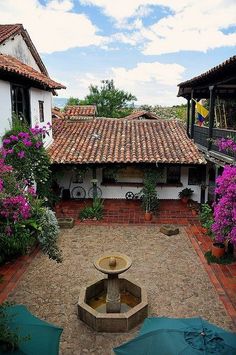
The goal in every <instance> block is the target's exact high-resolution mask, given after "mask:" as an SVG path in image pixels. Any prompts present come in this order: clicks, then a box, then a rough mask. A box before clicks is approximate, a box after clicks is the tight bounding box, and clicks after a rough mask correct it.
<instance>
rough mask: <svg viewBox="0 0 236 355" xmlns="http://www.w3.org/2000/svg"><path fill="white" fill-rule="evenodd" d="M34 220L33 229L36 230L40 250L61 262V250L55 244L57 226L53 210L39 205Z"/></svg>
mask: <svg viewBox="0 0 236 355" xmlns="http://www.w3.org/2000/svg"><path fill="white" fill-rule="evenodd" d="M35 220H36V223H35V227H34V229H35V230H36V231H37V239H38V241H39V244H40V247H41V250H42V251H43V253H44V254H47V255H48V257H49V259H53V260H55V261H57V262H58V263H60V262H62V256H61V251H60V250H59V248H58V246H57V239H58V235H59V226H58V222H57V219H56V216H55V214H54V212H53V211H52V210H50V209H49V208H47V207H41V208H40V207H39V209H38V212H37V217H36V218H35Z"/></svg>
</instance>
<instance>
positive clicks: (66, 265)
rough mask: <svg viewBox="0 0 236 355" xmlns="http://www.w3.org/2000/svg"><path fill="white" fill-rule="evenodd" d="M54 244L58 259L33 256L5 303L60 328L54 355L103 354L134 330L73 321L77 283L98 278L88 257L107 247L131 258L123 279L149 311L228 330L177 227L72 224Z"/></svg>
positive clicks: (214, 296) (229, 324)
mask: <svg viewBox="0 0 236 355" xmlns="http://www.w3.org/2000/svg"><path fill="white" fill-rule="evenodd" d="M60 246H61V248H62V250H63V256H64V261H63V263H62V264H56V263H55V262H53V261H51V260H49V259H48V258H47V257H46V256H43V255H41V254H38V255H37V256H36V257H35V259H34V260H33V261H32V263H31V265H30V266H29V268H28V270H27V271H26V272H25V273H24V275H23V276H22V278H21V280H20V282H19V283H18V285H17V287H16V288H15V290H14V291H13V292H12V293H11V294H10V296H9V297H8V300H11V301H15V302H17V303H24V304H25V305H26V306H28V308H29V309H30V310H31V311H32V312H33V313H34V314H36V315H37V316H39V317H40V318H42V319H45V320H47V321H49V322H52V323H55V324H57V325H59V326H62V327H63V328H64V331H63V334H62V337H61V350H60V353H61V354H62V355H85V354H94V355H95V354H96V355H100V354H102V355H110V354H111V349H112V348H113V347H114V346H117V345H118V344H121V343H122V342H124V341H126V340H128V339H131V338H132V337H134V336H135V335H136V334H137V332H138V329H139V327H138V328H136V329H134V330H132V331H131V332H130V333H126V334H111V333H102V334H99V333H95V332H94V331H93V330H91V329H89V328H88V327H87V326H86V325H85V324H83V323H82V322H81V321H79V320H78V319H77V307H76V305H77V301H78V297H79V292H80V288H81V286H84V285H86V284H87V283H88V282H90V281H92V280H96V279H100V278H102V274H100V273H99V272H98V271H97V270H96V269H95V268H94V267H93V263H92V262H93V260H94V259H95V258H96V257H98V256H100V255H101V254H103V253H104V252H107V251H119V252H122V253H126V254H127V255H129V256H130V257H131V258H132V259H133V265H132V267H131V268H130V269H129V270H128V271H127V272H126V273H124V276H125V275H126V276H127V277H128V276H130V277H132V278H133V279H136V280H137V281H138V282H139V283H141V284H142V285H143V286H145V288H146V290H147V293H148V299H149V315H150V316H169V317H193V316H201V317H204V318H205V319H207V320H209V321H210V322H213V323H215V324H217V325H219V326H222V327H224V328H226V329H231V330H233V329H234V324H233V322H232V320H231V319H230V318H229V316H228V315H227V314H226V311H225V308H224V306H223V304H222V303H221V302H220V300H219V298H218V295H217V294H216V291H215V289H214V287H213V285H212V284H211V282H209V278H208V275H207V273H206V272H205V270H204V268H203V266H202V264H201V262H200V260H199V258H198V256H197V254H196V253H195V251H194V249H193V247H192V245H191V242H190V240H189V238H188V237H187V235H186V232H185V229H184V228H182V229H181V233H180V234H179V235H177V236H172V237H167V236H165V235H163V234H161V233H159V227H158V226H124V225H122V226H112V225H111V226H83V225H80V226H76V227H75V228H73V229H72V230H65V231H63V232H62V233H61V235H60Z"/></svg>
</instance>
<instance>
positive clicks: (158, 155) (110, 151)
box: [48, 119, 205, 164]
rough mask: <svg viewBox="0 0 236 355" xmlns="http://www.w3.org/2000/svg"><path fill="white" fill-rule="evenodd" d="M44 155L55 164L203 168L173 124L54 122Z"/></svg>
mask: <svg viewBox="0 0 236 355" xmlns="http://www.w3.org/2000/svg"><path fill="white" fill-rule="evenodd" d="M53 136H54V142H53V144H52V145H51V146H50V147H49V149H48V152H49V155H50V157H51V161H52V163H55V164H72V163H75V164H87V163H142V162H149V163H156V162H158V163H173V164H205V160H204V158H203V155H202V154H201V153H200V152H199V151H198V149H197V147H196V145H195V144H194V143H193V141H192V140H190V139H189V138H188V137H187V135H186V132H185V129H184V127H183V125H182V124H181V123H180V122H178V121H175V120H162V121H154V120H150V121H149V120H146V121H145V120H143V121H138V120H134V121H133V120H119V119H94V120H92V121H85V122H79V121H69V120H57V121H55V122H54V123H53Z"/></svg>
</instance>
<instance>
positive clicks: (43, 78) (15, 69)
mask: <svg viewBox="0 0 236 355" xmlns="http://www.w3.org/2000/svg"><path fill="white" fill-rule="evenodd" d="M0 72H5V73H14V74H15V75H17V76H20V77H23V78H27V79H29V80H31V81H33V82H36V83H38V84H40V85H42V86H44V87H45V88H47V89H65V86H64V85H62V84H59V83H57V82H55V81H53V80H52V79H50V78H49V77H48V76H47V75H45V74H43V73H39V72H38V71H37V70H35V69H33V68H32V67H30V66H29V65H26V64H24V63H22V62H20V61H19V60H18V59H16V58H14V57H12V56H10V55H6V54H0Z"/></svg>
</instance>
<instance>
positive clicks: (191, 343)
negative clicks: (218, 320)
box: [113, 317, 236, 355]
mask: <svg viewBox="0 0 236 355" xmlns="http://www.w3.org/2000/svg"><path fill="white" fill-rule="evenodd" d="M113 350H114V352H115V354H116V355H178V354H181V355H203V354H204V355H207V354H214V355H236V334H234V333H231V332H227V331H225V330H224V329H222V328H220V327H217V326H216V325H214V324H211V323H209V322H207V321H206V320H204V319H202V318H166V317H162V318H147V319H145V321H144V324H143V326H142V328H141V330H140V333H139V335H138V336H137V337H136V338H134V339H133V340H131V341H128V342H127V343H125V344H123V345H121V346H118V347H117V348H114V349H113Z"/></svg>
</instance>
